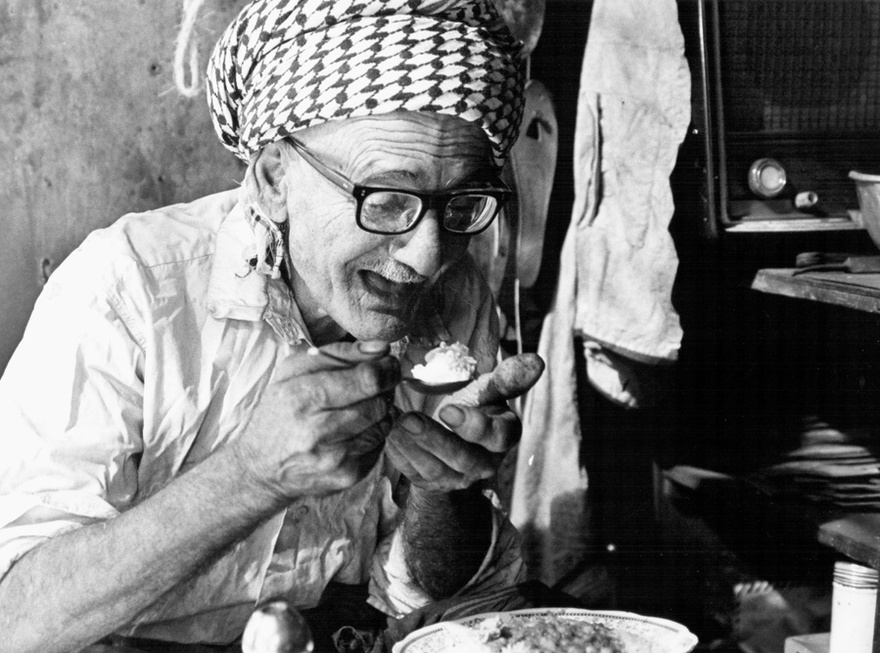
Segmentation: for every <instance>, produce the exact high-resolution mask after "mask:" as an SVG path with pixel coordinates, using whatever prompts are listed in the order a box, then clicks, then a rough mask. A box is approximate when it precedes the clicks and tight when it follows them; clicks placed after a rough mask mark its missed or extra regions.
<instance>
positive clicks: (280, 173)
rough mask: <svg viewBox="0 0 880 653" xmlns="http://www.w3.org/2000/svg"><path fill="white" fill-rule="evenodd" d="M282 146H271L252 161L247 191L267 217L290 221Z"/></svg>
mask: <svg viewBox="0 0 880 653" xmlns="http://www.w3.org/2000/svg"><path fill="white" fill-rule="evenodd" d="M283 148H284V145H283V144H282V143H269V144H268V145H265V146H263V147H262V148H261V149H260V150H259V151H258V152H257V153H256V154H254V155H253V157H251V161H250V165H248V169H247V172H246V173H245V177H244V185H245V191H246V192H247V196H248V197H249V198H250V200H251V202H253V203H254V204H256V205H257V207H258V208H259V209H260V210H261V212H262V213H263V214H264V215H265V217H267V218H269V219H270V220H272V221H273V222H277V223H279V224H280V223H282V222H284V221H286V220H287V174H286V173H287V166H286V165H285V156H284V151H283Z"/></svg>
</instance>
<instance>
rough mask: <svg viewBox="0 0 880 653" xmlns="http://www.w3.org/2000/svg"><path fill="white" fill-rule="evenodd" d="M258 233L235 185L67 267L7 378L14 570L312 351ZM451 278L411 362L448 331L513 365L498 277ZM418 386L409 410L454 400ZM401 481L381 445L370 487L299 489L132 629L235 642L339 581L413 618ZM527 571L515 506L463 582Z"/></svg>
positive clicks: (2, 438)
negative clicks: (257, 256) (272, 601)
mask: <svg viewBox="0 0 880 653" xmlns="http://www.w3.org/2000/svg"><path fill="white" fill-rule="evenodd" d="M253 247H254V235H253V231H252V229H251V227H250V226H249V224H248V222H247V220H246V219H245V216H244V210H243V208H242V206H241V205H240V204H239V203H238V191H229V192H226V193H220V194H217V195H212V196H209V197H206V198H202V199H200V200H197V201H195V202H192V203H189V204H179V205H175V206H171V207H167V208H164V209H161V210H158V211H153V212H149V213H145V214H137V215H128V216H125V217H123V218H121V219H120V220H119V221H118V222H116V223H115V224H114V225H112V226H111V227H109V228H107V229H103V230H99V231H96V232H94V233H93V234H91V235H90V236H89V237H88V238H87V239H86V240H85V241H84V243H83V244H82V245H81V246H80V247H79V248H78V249H77V250H76V251H75V252H73V253H72V254H71V255H70V256H69V257H68V258H67V260H65V262H64V263H63V264H62V265H61V266H60V267H59V268H58V270H57V271H56V272H55V273H54V274H53V275H52V277H51V279H50V280H49V282H48V283H47V285H46V287H45V288H44V290H43V292H42V294H41V296H40V297H39V299H38V301H37V303H36V306H35V308H34V312H33V314H32V317H31V320H30V323H29V324H28V327H27V329H26V332H25V334H24V337H23V339H22V341H21V343H20V345H19V347H18V348H17V350H16V352H15V354H14V355H13V357H12V360H11V361H10V363H9V366H8V368H7V370H6V372H5V374H4V376H3V378H2V379H0V424H3V429H2V430H0V577H2V575H4V574H6V573H7V571H8V570H9V568H10V567H11V566H12V565H13V564H14V563H15V561H16V560H18V559H19V558H20V557H21V556H22V555H24V554H25V553H27V552H28V551H29V550H30V549H32V548H33V547H35V546H38V545H39V544H41V543H42V542H45V541H46V540H48V539H49V538H52V537H55V536H58V535H60V534H61V533H64V532H66V531H69V530H72V529H76V528H79V527H82V526H83V525H86V524H90V523H94V522H97V521H101V520H106V519H112V518H113V517H114V516H116V515H118V514H119V513H120V512H123V511H125V510H126V509H128V508H130V507H131V506H133V505H136V504H137V503H138V502H140V501H143V500H145V499H147V498H148V497H150V496H151V495H153V494H154V493H156V492H158V491H160V490H161V489H162V487H163V486H165V485H166V484H167V483H169V482H171V481H172V480H173V479H174V478H175V477H176V476H178V475H179V474H181V473H182V472H185V471H186V470H187V469H189V468H191V467H193V466H194V465H197V464H198V463H199V462H201V461H202V460H204V459H205V458H207V457H208V456H210V455H211V453H212V452H213V451H215V450H217V449H218V448H219V447H222V446H223V445H224V444H225V443H227V442H229V441H231V440H233V439H235V438H236V437H238V435H239V433H241V431H242V430H243V429H244V427H245V426H246V424H247V423H248V420H249V417H250V415H251V412H252V410H253V409H254V407H255V406H256V405H257V404H258V403H259V401H260V398H261V394H262V392H263V390H264V389H265V387H266V385H267V383H268V381H269V379H270V376H271V373H272V370H273V369H274V367H275V365H276V364H277V363H278V362H279V361H281V360H283V359H284V358H285V357H287V356H288V355H290V354H292V353H294V352H297V351H302V350H305V349H307V348H308V347H309V346H310V342H309V337H308V333H307V330H306V328H305V326H304V325H303V321H302V318H301V316H300V313H299V310H298V308H297V305H296V301H295V299H294V297H293V295H292V293H291V291H290V290H289V288H288V287H287V286H286V284H285V283H284V282H283V281H282V280H280V279H274V280H273V279H270V278H268V277H267V276H264V275H262V274H259V273H257V272H255V271H253V270H251V269H250V267H249V266H248V264H247V259H248V258H250V256H251V254H252V252H253ZM450 274H451V278H450V280H449V282H448V283H445V284H444V292H445V294H444V298H443V302H442V304H443V306H444V307H445V308H444V310H443V311H441V312H435V313H432V314H430V315H427V316H426V318H425V323H426V324H430V325H431V330H432V334H431V337H428V336H425V335H424V334H422V335H421V336H420V337H411V338H408V339H407V343H406V345H405V347H404V346H403V345H399V350H400V351H401V365H402V367H403V368H404V369H405V370H406V369H409V368H411V367H412V364H413V361H414V360H416V361H417V360H421V358H422V357H423V356H424V353H425V351H426V350H427V349H428V348H429V347H430V346H433V345H434V344H436V342H439V341H441V340H445V341H459V342H463V343H465V344H467V345H468V346H469V347H471V349H472V352H473V353H474V355H475V356H476V357H477V359H478V361H479V369H480V370H481V371H487V370H489V369H491V368H492V367H493V365H494V357H495V354H496V350H497V337H496V335H495V334H494V333H493V328H492V325H493V324H494V305H493V303H492V300H491V297H490V296H489V291H488V289H487V288H486V285H485V283H484V282H482V280H481V279H480V277H479V275H477V274H476V273H475V271H474V266H473V264H472V262H471V261H470V260H467V261H465V262H464V263H463V264H462V265H461V266H457V267H456V269H454V270H452V271H450ZM407 392H408V391H406V390H404V389H400V390H398V395H397V399H396V403H397V404H398V406H399V407H400V408H401V409H403V410H413V409H420V410H424V411H426V412H428V413H429V414H431V413H432V411H434V410H436V406H435V405H432V404H431V402H430V401H427V402H426V401H425V400H424V398H423V397H421V396H420V395H417V394H414V393H410V394H407ZM395 478H396V475H395V473H394V472H393V470H391V469H390V466H389V465H388V461H387V459H385V458H384V457H382V458H381V459H380V461H379V462H378V463H377V464H376V466H375V467H374V468H373V470H371V471H370V472H369V473H368V475H367V476H366V477H365V478H364V479H363V480H361V481H360V482H359V483H358V484H357V485H355V486H354V487H352V488H349V489H348V490H345V491H344V492H340V493H337V494H333V495H330V496H326V497H320V498H312V497H305V498H302V499H299V500H296V501H294V502H293V503H291V504H290V506H289V507H288V508H287V510H286V511H284V512H282V513H280V514H278V515H276V516H275V517H273V518H272V519H270V520H269V521H267V522H266V523H264V524H262V525H261V526H259V527H257V528H256V529H255V530H254V531H253V533H251V535H250V536H249V537H247V538H246V539H244V540H242V541H241V542H238V543H236V544H235V545H233V546H232V547H230V549H229V550H227V551H226V553H225V554H224V555H223V556H222V557H221V558H220V559H219V560H217V561H216V562H214V563H213V564H211V565H209V566H208V567H207V568H205V569H204V570H203V571H202V572H201V573H199V574H198V575H197V576H196V577H195V578H193V579H192V580H190V581H187V582H185V583H182V584H181V585H179V586H178V587H177V588H176V589H175V590H173V591H172V592H170V593H169V594H167V595H166V596H165V597H163V599H162V600H160V601H159V602H157V603H156V604H154V605H153V606H152V607H151V608H150V609H148V610H147V611H146V612H145V613H143V614H141V615H140V616H139V617H138V618H137V619H136V620H135V621H134V622H133V623H132V624H130V626H129V627H127V628H126V629H125V630H124V633H123V634H127V635H135V636H139V637H151V638H157V639H168V640H174V641H179V642H196V641H200V642H221V643H222V642H228V641H231V640H233V639H234V638H235V637H237V636H238V635H239V634H240V633H241V630H242V628H243V627H244V623H245V621H246V620H247V618H248V617H249V616H250V613H251V612H252V611H253V609H254V606H255V604H256V603H258V602H259V601H261V600H264V599H267V598H270V597H273V596H278V595H281V594H284V595H286V596H287V597H288V598H289V599H291V600H293V602H294V603H295V604H296V605H297V606H299V607H302V608H306V607H313V606H314V605H316V604H317V603H318V600H319V598H320V596H321V593H322V591H323V590H324V588H325V587H326V585H327V584H328V583H329V582H330V581H337V582H343V583H365V582H369V583H370V594H371V598H370V602H371V603H372V604H373V605H374V606H376V607H377V608H379V609H381V610H383V611H384V612H386V613H388V614H391V615H394V616H400V615H402V614H405V613H407V612H409V611H410V610H412V609H414V608H417V607H420V606H422V605H425V604H426V603H428V602H429V601H430V598H429V597H427V596H426V595H424V593H422V592H421V591H420V590H419V589H418V587H417V586H416V585H415V584H414V583H413V582H412V580H411V578H410V577H409V574H408V573H407V567H406V565H405V564H404V560H403V556H402V552H401V546H400V542H399V539H398V537H399V536H398V534H397V531H396V526H397V524H398V521H399V518H400V516H401V515H400V514H399V513H400V510H399V508H398V507H397V506H396V505H395V503H394V501H393V500H392V489H393V486H392V484H393V482H394V480H395ZM219 500H224V499H223V498H220V499H219ZM206 508H208V509H209V507H206ZM522 577H523V569H522V564H521V561H520V558H519V554H518V547H517V540H516V535H515V532H514V531H513V530H512V529H511V527H510V526H509V523H507V522H506V520H504V519H502V518H501V517H500V515H499V514H498V513H497V511H496V515H495V518H494V525H493V535H492V546H491V547H490V550H489V551H487V554H486V557H485V559H484V561H483V564H482V566H481V568H480V570H479V571H478V572H477V574H476V575H475V576H474V577H473V578H472V580H471V581H470V583H468V586H467V587H466V588H465V590H464V591H465V592H477V591H482V590H488V589H492V588H495V587H497V586H500V585H507V584H512V583H514V582H516V581H518V580H521V579H522Z"/></svg>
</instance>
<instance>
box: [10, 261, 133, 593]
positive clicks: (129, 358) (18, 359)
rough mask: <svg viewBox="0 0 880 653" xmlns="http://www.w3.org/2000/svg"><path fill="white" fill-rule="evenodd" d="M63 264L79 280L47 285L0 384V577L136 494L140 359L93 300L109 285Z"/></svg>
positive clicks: (120, 322) (108, 309)
mask: <svg viewBox="0 0 880 653" xmlns="http://www.w3.org/2000/svg"><path fill="white" fill-rule="evenodd" d="M72 258H73V260H72V261H71V263H70V264H69V266H68V267H70V268H76V267H80V268H81V270H82V274H80V275H75V276H74V277H73V278H72V279H70V278H68V279H69V281H68V282H67V283H62V282H54V281H55V280H54V279H51V280H50V281H49V283H48V284H47V286H46V287H45V288H44V290H43V293H42V295H41V296H40V297H39V299H38V301H37V303H36V306H35V308H34V313H33V316H32V319H31V321H30V323H29V325H28V328H27V330H26V333H25V335H24V338H23V339H22V341H21V343H20V344H19V347H18V348H17V350H16V352H15V354H14V355H13V357H12V359H11V361H10V363H9V365H8V367H7V369H6V372H5V374H4V376H3V378H2V380H0V423H2V424H3V429H2V431H0V451H3V456H0V577H2V575H5V574H6V573H7V572H8V570H9V569H10V567H11V566H12V565H13V564H14V563H15V562H16V561H17V560H18V559H19V558H20V557H21V556H23V555H24V554H25V553H27V552H28V551H29V550H30V549H32V548H33V547H35V546H37V545H39V544H40V543H42V542H44V541H46V540H47V539H49V538H51V537H54V536H56V535H58V534H60V533H63V532H66V531H69V530H72V529H75V528H78V527H80V526H82V525H84V524H88V523H91V522H94V521H98V520H103V519H108V518H111V517H113V516H115V515H117V514H118V512H119V509H120V507H121V506H124V505H125V504H127V503H129V502H130V501H131V500H132V499H133V497H134V496H135V494H136V493H137V489H138V484H137V468H136V464H135V460H136V458H137V456H138V454H139V452H140V450H141V436H140V433H139V430H140V425H141V424H142V416H141V410H142V409H141V405H142V388H143V384H142V382H141V379H140V378H138V370H139V369H140V368H141V358H142V355H141V353H142V352H141V350H140V347H139V345H138V343H137V339H136V337H133V334H132V332H131V328H130V327H131V325H130V324H126V322H125V320H124V319H123V318H122V316H121V314H120V311H119V308H120V307H119V306H114V305H113V302H112V301H110V300H109V299H108V296H109V294H108V293H103V292H102V291H103V290H104V289H105V288H104V286H106V285H107V284H112V283H113V280H112V279H110V280H107V281H102V280H101V279H98V278H96V277H94V276H92V275H90V274H89V273H88V269H89V265H88V264H87V263H88V262H87V261H82V260H79V261H78V260H77V259H78V258H81V257H78V256H77V255H75V254H74V255H72ZM80 264H85V265H80ZM102 297H103V298H102Z"/></svg>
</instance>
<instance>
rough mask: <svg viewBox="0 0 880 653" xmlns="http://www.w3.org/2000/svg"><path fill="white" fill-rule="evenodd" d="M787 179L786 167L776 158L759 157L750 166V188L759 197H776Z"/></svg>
mask: <svg viewBox="0 0 880 653" xmlns="http://www.w3.org/2000/svg"><path fill="white" fill-rule="evenodd" d="M787 181H788V180H787V179H786V176H785V168H783V167H782V164H781V163H779V161H777V160H776V159H767V158H764V159H758V160H757V161H755V162H754V163H752V167H751V168H749V188H751V189H752V192H753V193H754V194H755V195H758V196H759V197H776V196H777V195H779V193H781V192H782V189H783V188H785V184H786V182H787Z"/></svg>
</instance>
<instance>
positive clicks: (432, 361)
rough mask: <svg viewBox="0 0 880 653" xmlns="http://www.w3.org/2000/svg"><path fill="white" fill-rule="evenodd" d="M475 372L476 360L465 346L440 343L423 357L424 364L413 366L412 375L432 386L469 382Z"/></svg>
mask: <svg viewBox="0 0 880 653" xmlns="http://www.w3.org/2000/svg"><path fill="white" fill-rule="evenodd" d="M476 370H477V359H476V358H474V357H473V356H471V355H470V350H469V349H468V348H467V345H463V344H461V343H460V342H455V343H453V344H451V345H447V344H446V343H445V342H441V343H440V345H439V346H438V347H435V348H434V349H432V350H431V351H429V352H428V353H427V354H426V355H425V363H424V364H421V363H420V364H418V365H415V366H413V368H412V375H413V376H414V377H415V378H417V379H418V380H420V381H423V382H424V383H429V384H432V385H436V384H440V383H454V382H456V381H469V380H470V379H472V378H474V373H475V372H476Z"/></svg>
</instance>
